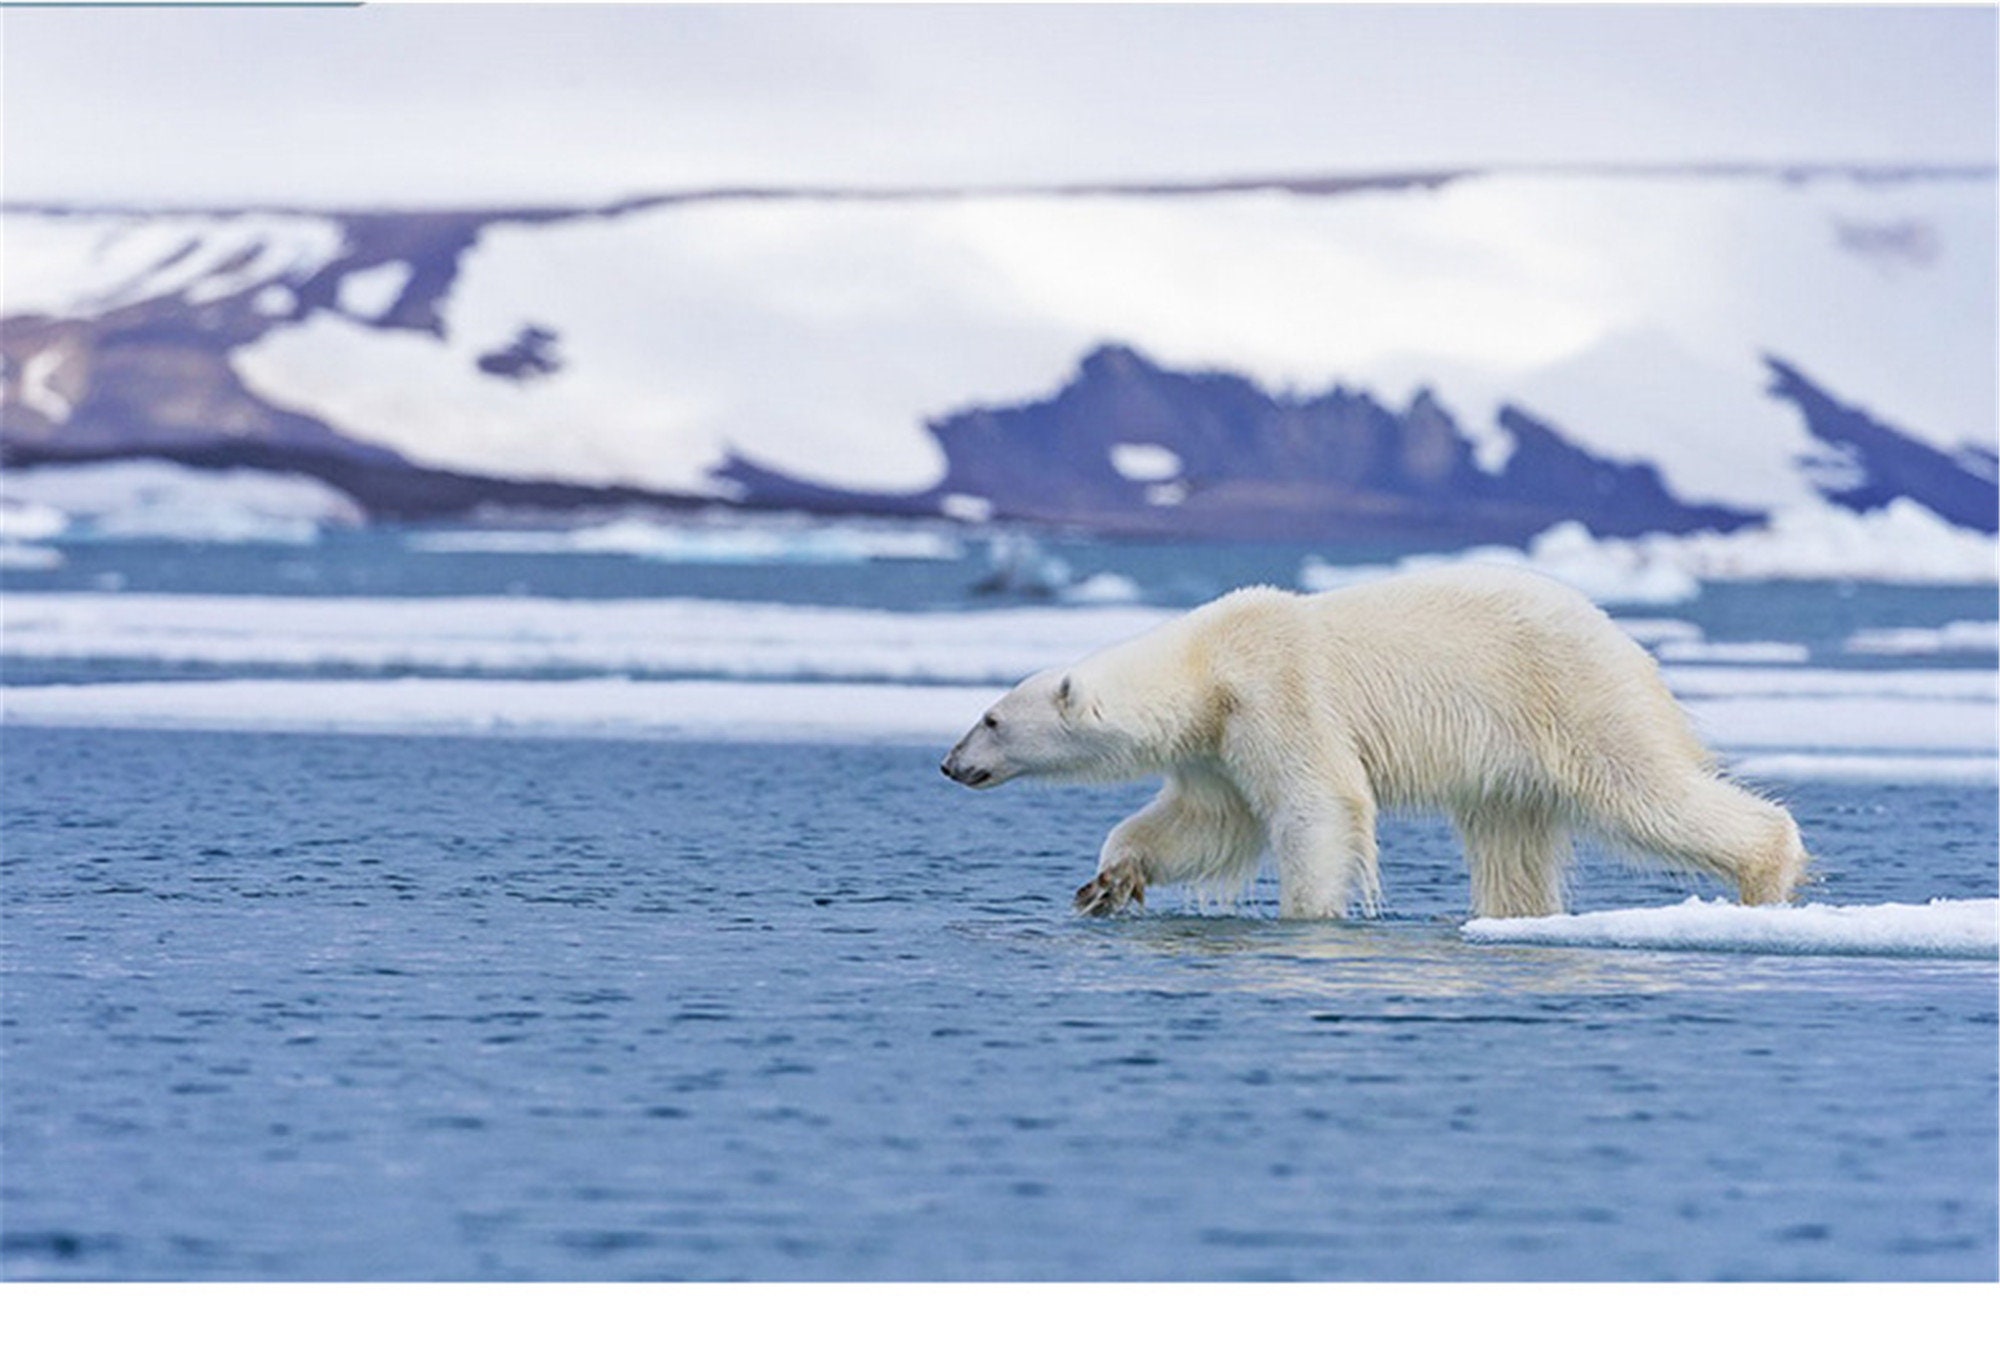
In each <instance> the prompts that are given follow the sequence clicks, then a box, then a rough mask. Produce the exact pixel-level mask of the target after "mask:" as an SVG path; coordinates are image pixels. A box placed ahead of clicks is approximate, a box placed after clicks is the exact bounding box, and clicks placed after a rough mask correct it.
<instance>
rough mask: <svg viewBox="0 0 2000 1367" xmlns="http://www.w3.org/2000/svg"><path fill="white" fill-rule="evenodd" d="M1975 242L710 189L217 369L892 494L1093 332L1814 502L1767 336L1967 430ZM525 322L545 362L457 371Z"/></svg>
mask: <svg viewBox="0 0 2000 1367" xmlns="http://www.w3.org/2000/svg"><path fill="white" fill-rule="evenodd" d="M1885 212H1893V213H1895V214H1897V215H1899V216H1905V217H1920V218H1922V219H1923V220H1924V221H1925V222H1926V223H1927V224H1929V225H1930V228H1931V231H1932V232H1933V233H1934V240H1935V242H1936V244H1937V255H1936V257H1935V259H1934V260H1933V262H1932V263H1931V265H1930V266H1929V267H1927V268H1926V269H1925V270H1923V271H1920V272H1904V273H1898V274H1897V276H1896V278H1893V279H1890V278H1886V277H1885V276H1884V274H1883V273H1882V272H1881V271H1879V270H1877V269H1875V268H1874V266H1873V265H1872V264H1871V263H1870V262H1868V261H1866V260H1864V259H1862V258H1860V257H1857V256H1856V255H1855V254H1854V253H1853V252H1851V251H1848V250H1845V249H1843V248H1842V247H1841V246H1840V245H1839V244H1838V242H1837V241H1836V240H1835V235H1834V234H1833V233H1830V232H1829V231H1828V228H1827V225H1828V223H1829V222H1830V221H1834V220H1836V219H1839V218H1843V217H1844V218H1854V217H1867V216H1875V217H1880V216H1881V215H1882V214H1883V213H1885ZM38 222H39V223H40V225H41V226H40V227H38V228H37V229H36V231H38V232H43V231H53V230H52V229H49V228H48V225H49V224H50V223H54V222H56V220H53V219H42V220H38ZM64 231H66V232H72V233H73V230H72V229H69V228H65V229H64ZM73 235H79V236H80V235H81V234H74V233H73ZM8 250H9V254H10V260H9V279H10V280H12V279H13V278H14V276H15V275H16V274H17V272H16V271H15V269H14V266H13V261H12V255H13V253H14V247H13V243H12V232H11V230H10V234H9V247H8ZM63 250H64V251H70V250H71V249H69V248H63ZM51 251H52V252H53V249H51ZM72 254H74V255H79V256H81V257H83V258H84V259H88V252H87V251H83V252H72ZM1993 257H1994V217H1993V207H1992V194H1991V186H1990V184H1987V183H1985V182H1977V181H1973V182H1945V181H1937V182H1917V183H1911V184H1907V185H1897V186H1860V185H1855V184H1850V183H1847V182H1844V181H1841V180H1838V179H1834V178H1827V179H1823V180H1815V181H1812V182H1808V183H1804V184H1775V183H1766V182H1762V181H1755V180H1747V179H1724V178H1708V179H1701V178H1685V179H1683V178H1676V177H1657V178H1630V179H1623V180H1621V179H1615V178H1602V177H1535V176H1525V175H1522V176H1507V175H1496V176H1485V177H1477V178H1469V179H1466V180H1463V181H1460V182H1457V183H1454V184H1451V185H1449V186H1446V187H1444V188H1441V189H1437V190H1435V191H1430V192H1425V193H1409V194H1376V195H1355V196H1300V195H1291V194H1284V193H1276V192H1273V193H1268V194H1239V195H1213V196H1187V197H1173V198H1117V197H1102V198H1091V197H1034V196H1020V197H1002V196H993V197H969V198H965V199H961V200H945V201H909V202H893V203H890V202H884V203H824V202H822V203H797V202H788V203H761V204H758V203H736V204H709V205H701V206H677V207H661V208H657V209H652V210H647V211H644V212H638V213H632V214H627V215H623V216H620V217H618V218H615V219H579V220H570V221H564V222H560V223H546V224H508V225H496V226H494V227H492V228H490V229H489V230H487V231H486V232H484V233H483V234H482V235H481V237H480V240H479V242H478V244H477V245H476V246H475V247H474V248H473V249H472V250H471V251H470V252H469V253H468V254H467V256H466V259H465V262H464V268H463V271H462V274H461V276H460V278H459V281H458V283H457V285H456V286H455V288H454V290H453V292H452V295H451V297H450V298H449V299H448V300H446V301H445V310H446V313H447V315H448V317H447V323H448V327H447V328H446V335H445V336H443V337H431V336H424V335H417V334H405V333H398V334H385V333H382V332H380V331H376V330H372V329H369V328H367V327H365V326H362V325H360V324H358V323H356V322H355V321H354V320H352V319H348V318H344V317H340V316H337V315H334V314H331V313H320V314H316V315H315V316H314V317H313V318H312V319H310V320H308V321H307V322H306V323H304V324H302V325H300V326H296V327H285V328H278V329H274V330H272V331H271V332H270V333H269V334H267V335H266V336H265V337H263V338H262V339H261V340H260V341H258V342H257V343H255V344H253V345H251V346H250V347H247V348H245V349H243V350H242V351H240V352H239V353H238V354H237V357H236V360H237V364H238V367H239V371H240V373H241V374H243V375H244V376H245V378H246V382H247V383H248V384H249V385H250V386H251V387H252V388H253V389H255V390H256V391H257V392H258V393H260V394H261V395H263V396H264V397H266V398H267V399H269V400H270V401H272V402H273V403H276V404H278V405H279V406H282V407H285V408H288V409H293V410H297V411H303V412H308V413H312V414H315V415H317V416H319V417H322V418H323V419H325V420H326V421H328V422H330V423H332V424H334V425H335V426H337V427H339V428H341V429H342V430H344V431H348V432H351V433H353V434H355V435H356V436H359V437H363V438H369V439H374V440H378V441H382V442H384V443H387V444H390V445H392V446H395V447H396V448H397V449H400V450H404V451H407V452H408V453H410V454H411V455H412V457H413V458H416V459H418V460H422V461H425V462H427V463H434V464H440V465H445V466H448V467H451V468H462V469H476V470H480V471H484V472H492V473H500V474H510V475H557V476H561V477H566V478H571V479H599V480H612V479H630V480H635V481H637V482H641V483H645V484H649V485H653V486H657V487H665V488H681V489H690V488H694V487H696V486H697V485H698V484H699V481H700V480H701V478H702V477H703V475H704V473H705V472H706V471H707V470H708V469H709V468H710V467H712V466H713V465H714V463H715V461H716V459H717V457H718V455H719V454H720V453H721V452H722V451H723V450H724V449H725V448H729V447H733V448H735V449H738V450H742V451H746V452H749V453H751V454H754V455H756V456H759V457H761V458H763V459H765V460H767V461H769V462H770V463H772V464H774V465H776V466H778V467H779V468H781V469H784V470H786V471H788V472H791V473H795V474H799V475H803V476H808V477H816V478H822V479H829V480H833V481H835V482H839V483H844V484H848V485H852V486H855V487H868V488H881V489H892V488H893V489H902V490H916V489H921V488H925V487H927V486H929V485H930V484H931V483H933V482H934V481H935V479H936V478H937V476H938V474H939V473H940V471H941V458H940V455H939V453H938V451H937V450H936V448H935V445H934V443H932V442H931V440H930V439H929V437H928V435H927V433H926V432H925V430H924V427H923V423H924V421H925V420H926V419H928V418H934V417H936V416H939V415H941V414H945V413H949V412H953V411H957V410H960V409H962V408H964V407H965V406H966V405H967V404H969V403H976V402H982V401H984V402H995V401H999V402H1018V401H1021V400H1023V399H1027V398H1032V397H1036V396H1040V395H1044V394H1047V393H1049V392H1051V391H1052V390H1053V389H1054V388H1055V387H1056V386H1057V385H1059V384H1060V383H1061V382H1062V381H1063V379H1064V378H1065V377H1066V376H1067V375H1068V374H1069V373H1070V372H1071V371H1072V369H1073V367H1074V366H1075V363H1076V359H1077V357H1078V356H1079V355H1081V354H1082V353H1083V352H1084V351H1086V350H1087V349H1089V348H1091V347H1093V346H1095V345H1097V344H1099V343H1101V342H1102V341H1104V340H1106V339H1115V340H1121V341H1124V342H1127V343H1130V344H1131V345H1133V346H1136V347H1137V348H1139V349H1140V350H1141V351H1143V352H1145V353H1146V354H1148V355H1150V356H1152V357H1154V358H1155V359H1157V360H1158V361H1160V362H1161V363H1163V364H1166V365H1169V366H1174V367H1180V368H1209V367H1217V366H1220V367H1226V368H1230V369H1235V370H1240V371H1242V372H1245V373H1247V374H1248V375H1250V376H1251V377H1252V378H1253V379H1255V380H1257V381H1258V382H1259V383H1261V384H1263V385H1265V386H1266V387H1268V388H1271V389H1276V390H1283V391H1289V392H1300V391H1310V390H1319V389H1323V388H1326V387H1328V386H1330V385H1332V384H1334V383H1336V382H1339V383H1346V384H1349V385H1360V386H1365V387H1367V388H1369V389H1371V390H1372V391H1374V392H1376V393H1377V394H1380V395H1384V396H1388V395H1402V394H1407V393H1410V392H1413V391H1414V390H1415V389H1416V388H1417V387H1418V386H1419V385H1423V384H1428V385H1429V386H1430V387H1431V388H1432V390H1433V391H1434V392H1435V393H1436V394H1437V395H1438V396H1439V399H1440V401H1441V402H1443V403H1444V404H1445V405H1446V406H1447V407H1449V408H1451V409H1452V411H1453V412H1454V413H1456V414H1457V415H1458V416H1459V418H1460V420H1461V422H1462V423H1464V424H1465V425H1466V426H1467V428H1468V429H1469V430H1470V431H1472V432H1473V433H1474V434H1475V435H1481V436H1483V435H1484V434H1486V433H1488V432H1489V431H1490V429H1491V415H1492V414H1493V413H1494V412H1495V410H1496V409H1497V408H1498V406H1499V404H1500V403H1501V402H1502V401H1504V400H1510V399H1511V400H1513V401H1516V402H1519V403H1521V404H1523V405H1524V406H1526V407H1528V408H1529V409H1531V410H1532V411H1535V412H1537V413H1540V414H1543V415H1545V416H1546V417H1547V418H1548V419H1549V420H1550V421H1552V422H1554V423H1556V424H1557V425H1558V426H1560V427H1562V428H1563V430H1565V431H1566V432H1568V433H1570V434H1571V435H1572V436H1574V437H1575V438H1576V439H1577V440H1580V441H1583V442H1585V443H1587V444H1589V445H1592V446H1593V447H1596V448H1598V449H1602V450H1606V451H1609V452H1613V453H1617V454H1620V455H1629V456H1635V457H1646V458H1649V459H1653V460H1656V461H1658V462H1659V463H1660V465H1661V468H1662V469H1663V471H1664V472H1665V477H1666V479H1667V480H1668V482H1669V483H1670V484H1671V485H1672V486H1673V488H1674V489H1675V491H1676V492H1678V493H1679V494H1681V495H1682V496H1683V497H1688V498H1697V499H1704V500H1722V501H1747V502H1749V503H1751V504H1753V505H1758V506H1777V505H1782V504H1785V503H1789V502H1792V501H1796V500H1799V499H1803V498H1807V497H1810V496H1811V489H1810V487H1809V485H1808V483H1807V482H1806V480H1805V479H1804V477H1803V476H1802V475H1801V474H1800V473H1799V471H1798V469H1797V468H1796V466H1795V464H1794V461H1793V457H1794V456H1795V455H1796V454H1797V453H1798V452H1799V451H1800V450H1801V449H1804V447H1805V445H1806V443H1804V442H1803V441H1802V440H1801V438H1800V432H1799V428H1798V420H1797V418H1796V415H1795V414H1793V413H1792V412H1791V410H1790V408H1789V406H1788V405H1785V404H1782V403H1780V402H1778V401H1776V400H1773V399H1771V398H1769V397H1768V396H1766V395H1765V394H1764V393H1763V389H1764V386H1765V385H1766V383H1767V375H1766V372H1765V369H1764V366H1763V363H1762V361H1761V360H1760V354H1761V353H1765V352H1768V353H1770V354H1774V355H1779V356H1783V357H1785V358H1786V359H1787V360H1789V361H1791V362H1793V363H1794V364H1796V365H1798V366H1800V367H1801V368H1802V369H1803V370H1804V371H1805V372H1806V373H1808V374H1810V375H1812V376H1813V377H1814V378H1815V379H1817V380H1818V381H1820V382H1821V383H1823V384H1825V385H1827V386H1828V387H1829V388H1830V389H1831V390H1832V391H1833V392H1835V393H1837V394H1840V395H1842V396H1844V397H1848V398H1851V399H1852V400H1853V401H1855V402H1863V403H1866V404H1867V405H1868V406H1869V408H1870V409H1871V411H1874V412H1876V413H1878V414H1880V415H1881V416H1882V417H1883V418H1884V419H1885V420H1887V421H1891V422H1894V423H1896V424H1897V425H1898V426H1900V427H1903V428H1905V429H1907V430H1909V431H1911V432H1912V433H1913V434H1916V435H1919V436H1921V437H1923V438H1924V439H1925V440H1928V441H1930V442H1932V443H1933V444H1935V445H1938V446H1940V447H1941V448H1945V449H1950V448H1953V447H1956V446H1958V445H1959V444H1961V443H1962V442H1967V441H1972V442H1978V443H1980V444H1989V445H1990V444H1991V443H1992V442H1993V441H1994V439H1995V437H1994V409H1995V403H1994V397H1995V396H1994V375H1995V369H1996V367H1995V343H1994V336H1993V329H1992V317H1993V312H1994V267H1993ZM1162 280H1171V281H1173V282H1175V288H1173V289H1170V290H1163V289H1161V288H1160V282H1161V281H1162ZM9 310H10V311H12V310H13V305H12V304H11V302H10V304H9ZM717 318H727V319H729V320H730V324H731V325H730V326H729V327H727V328H716V327H709V326H704V325H703V321H704V320H712V319H717ZM523 319H535V320H538V321H540V322H542V323H544V324H545V325H546V326H549V327H552V328H554V329H555V330H556V331H558V332H559V333H560V334H561V335H562V337H563V345H564V352H565V355H566V356H567V357H569V358H570V364H569V365H568V366H566V367H565V369H564V370H563V371H562V372H561V373H559V374H557V375H552V376H549V377H546V378H545V379H543V380H542V381H541V382H539V383H537V384H534V385H514V384H510V383H508V382H507V381H505V380H502V379H498V378H495V377H491V376H486V375H483V374H481V373H480V372H479V371H478V370H477V368H476V366H475V364H474V361H475V360H476V358H477V356H478V355H479V354H480V352H481V351H483V350H485V349H488V348H490V347H491V346H493V345H496V344H498V343H499V342H502V341H504V340H505V339H506V338H508V337H511V336H513V335H514V333H515V332H516V330H517V329H518V328H519V327H520V325H521V322H522V320H523ZM1495 447H1496V443H1495V442H1494V441H1493V440H1490V439H1488V440H1486V441H1485V442H1484V445H1483V447H1482V450H1481V452H1480V456H1481V459H1482V460H1485V461H1488V462H1491V461H1492V460H1494V459H1495V458H1496V456H1495Z"/></svg>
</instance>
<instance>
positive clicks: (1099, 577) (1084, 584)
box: [1060, 573, 1140, 604]
mask: <svg viewBox="0 0 2000 1367" xmlns="http://www.w3.org/2000/svg"><path fill="white" fill-rule="evenodd" d="M1060 596H1061V598H1062V600H1063V602H1065V603H1082V604H1102V603H1136V602H1138V601H1139V596H1140V595H1139V585H1138V583H1137V582H1136V581H1134V580H1132V579H1130V578H1128V577H1127V576H1125V575H1122V574H1111V573H1103V574H1093V575H1091V576H1090V577H1089V578H1088V579H1085V580H1082V581H1081V582H1079V583H1075V584H1071V585H1070V586H1069V587H1068V588H1066V589H1064V590H1063V591H1062V593H1061V595H1060Z"/></svg>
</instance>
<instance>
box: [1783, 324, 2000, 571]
mask: <svg viewBox="0 0 2000 1367" xmlns="http://www.w3.org/2000/svg"><path fill="white" fill-rule="evenodd" d="M1764 363H1765V364H1766V365H1768V366H1769V367H1770V368H1771V387H1770V393H1771V394H1773V395H1774V396H1776V397H1777V398H1780V399H1784V400H1786V401H1787V402H1789V403H1792V404H1794V405H1796V406H1797V408H1798V410H1799V416H1800V417H1802V418H1803V419H1805V424H1806V429H1807V430H1808V431H1810V432H1811V433H1812V434H1813V436H1814V437H1815V438H1817V439H1818V440H1819V441H1821V442H1824V443H1825V445H1826V448H1827V453H1825V454H1822V453H1816V454H1813V455H1807V456H1802V457H1800V463H1801V464H1802V465H1803V466H1804V468H1805V471H1806V474H1807V476H1808V477H1809V478H1810V479H1811V480H1812V481H1813V484H1814V487H1816V488H1817V489H1818V490H1819V492H1820V496H1821V497H1823V498H1825V499H1826V500H1827V501H1829V502H1832V503H1838V504H1840V505H1842V506H1843V507H1847V508H1852V509H1854V510H1855V511H1856V512H1866V511H1868V510H1869V509H1871V508H1880V507H1882V506H1884V505H1885V504H1887V503H1889V502H1890V501H1891V500H1893V499H1897V498H1909V499H1914V500H1915V501H1917V502H1918V503H1921V504H1923V505H1924V506H1925V507H1927V508H1929V509H1930V510H1931V511H1933V512H1935V513H1937V514H1938V515H1939V516H1940V517H1942V518H1944V519H1946V520H1947V521H1950V522H1955V523H1957V524H1958V525H1959V526H1961V527H1970V528H1972V529H1973V530H1974V531H1981V532H1992V531H1994V530H1996V528H2000V457H1996V454H1995V452H1994V451H1993V450H1992V449H1991V448H1989V447H1984V446H1971V445H1967V446H1961V447H1959V448H1957V449H1956V450H1951V451H1943V450H1939V449H1938V448H1937V447H1935V446H1931V445H1928V444H1926V443H1924V442H1921V441H1919V440H1917V439H1916V438H1915V437H1912V436H1910V435H1909V434H1908V433H1906V432H1900V431H1898V430H1897V429H1895V428H1893V427H1891V426H1889V425H1888V424H1887V423H1884V422H1881V421H1879V420H1877V419H1876V418H1874V417H1873V416H1872V415H1870V414H1869V413H1868V411H1867V410H1865V409H1862V408H1856V407H1853V406H1851V405H1849V404H1844V403H1842V402H1840V400H1838V399H1836V398H1834V397H1833V396H1832V395H1831V394H1829V393H1827V392H1826V391H1825V390H1824V389H1821V388H1820V387H1819V386H1818V385H1816V384H1814V383H1813V382H1812V381H1811V380H1809V379H1807V378H1806V376H1805V375H1804V373H1802V372H1801V371H1800V370H1799V369H1798V368H1797V367H1795V366H1792V365H1789V364H1787V363H1786V362H1784V361H1781V360H1779V359H1778V358H1777V357H1775V356H1766V357H1765V358H1764Z"/></svg>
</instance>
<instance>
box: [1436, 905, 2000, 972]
mask: <svg viewBox="0 0 2000 1367" xmlns="http://www.w3.org/2000/svg"><path fill="white" fill-rule="evenodd" d="M1460 933H1461V934H1463V935H1464V937H1465V938H1466V939H1467V940H1469V941H1471V942H1472V943H1474V944H1483V945H1560V946H1566V947H1574V948H1589V949H1671V950H1700V951H1708V952H1715V953H1736V954H1867V955H1893V956H1897V957H1904V958H1933V959H1991V958H1994V957H1995V956H1996V955H2000V900H1996V899H1994V898H1991V897H1978V898H1965V899H1947V898H1938V899H1934V900H1932V901H1930V902H1927V903H1923V904H1914V903H1899V902H1883V903H1876V904H1873V905H1866V906H1845V907H1843V906H1830V905H1827V904H1825V903H1818V902H1815V903H1809V904H1805V905H1801V906H1786V907H1745V906H1738V905H1736V904H1735V903H1732V902H1723V901H1716V900H1708V899H1703V898H1698V897H1690V898H1689V899H1688V900H1687V901H1685V902H1680V903H1676V904H1675V905H1673V906H1664V907H1631V908H1626V909H1623V910H1618V911H1592V912H1584V913H1581V914H1577V915H1569V916H1545V917H1534V918H1523V919H1519V920H1491V919H1479V920H1473V921H1468V922H1467V923H1466V924H1465V925H1464V926H1463V927H1462V928H1461V931H1460Z"/></svg>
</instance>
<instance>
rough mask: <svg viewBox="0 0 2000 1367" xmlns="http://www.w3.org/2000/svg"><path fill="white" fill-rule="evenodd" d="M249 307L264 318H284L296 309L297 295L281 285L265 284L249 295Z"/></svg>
mask: <svg viewBox="0 0 2000 1367" xmlns="http://www.w3.org/2000/svg"><path fill="white" fill-rule="evenodd" d="M250 307H251V308H253V309H255V310H257V312H258V313H260V314H262V315H263V316H264V317H266V318H285V317H289V316H290V315H291V314H293V313H295V312H297V311H298V307H299V296H298V295H297V294H295V293H294V292H292V291H291V290H288V289H286V288H285V287H284V286H283V285H266V286H264V288H263V289H261V290H258V291H257V293H256V294H255V295H253V296H251V299H250Z"/></svg>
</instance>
